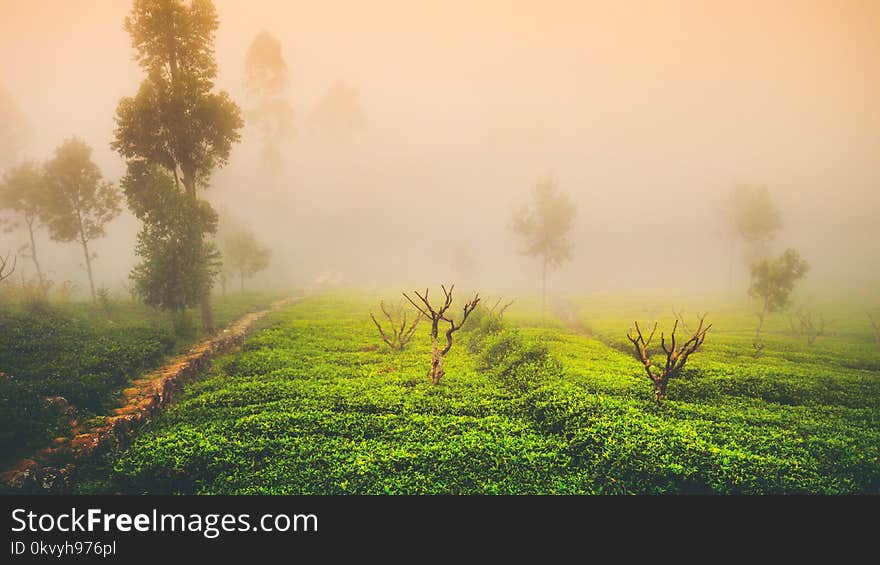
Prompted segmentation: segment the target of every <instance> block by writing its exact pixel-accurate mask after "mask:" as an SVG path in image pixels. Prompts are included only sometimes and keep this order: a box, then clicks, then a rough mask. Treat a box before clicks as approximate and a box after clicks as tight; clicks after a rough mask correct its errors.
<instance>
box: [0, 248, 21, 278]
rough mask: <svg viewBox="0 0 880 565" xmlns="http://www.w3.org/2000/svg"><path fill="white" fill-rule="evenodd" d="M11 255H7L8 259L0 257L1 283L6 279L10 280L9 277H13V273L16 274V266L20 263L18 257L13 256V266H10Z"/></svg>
mask: <svg viewBox="0 0 880 565" xmlns="http://www.w3.org/2000/svg"><path fill="white" fill-rule="evenodd" d="M9 255H10V253H7V254H6V257H2V256H0V281H2V280H4V279H8V278H9V277H11V276H12V273H14V272H15V266H16V264H17V263H18V257H17V256H15V255H13V256H12V265H10V264H9Z"/></svg>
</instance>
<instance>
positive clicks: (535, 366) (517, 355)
mask: <svg viewBox="0 0 880 565" xmlns="http://www.w3.org/2000/svg"><path fill="white" fill-rule="evenodd" d="M477 368H478V369H480V370H481V371H483V372H484V373H486V374H487V375H488V376H490V377H491V378H495V379H497V380H498V381H499V382H501V383H502V384H504V386H506V387H507V388H508V389H510V390H513V391H515V392H517V393H525V392H527V391H529V390H532V389H534V388H535V387H537V386H539V385H541V384H542V383H545V382H547V381H549V380H552V379H554V378H558V377H559V376H560V375H561V374H562V365H561V364H560V363H559V361H557V360H556V359H554V358H553V357H551V356H550V352H549V350H548V348H547V346H546V345H544V344H542V343H541V342H540V341H537V340H535V339H529V338H523V337H522V336H521V335H520V333H519V332H518V331H517V330H514V329H507V330H503V331H501V332H496V333H494V334H492V335H491V337H490V338H489V339H488V340H487V343H486V345H485V348H484V350H483V353H482V354H481V355H480V360H479V363H478V365H477Z"/></svg>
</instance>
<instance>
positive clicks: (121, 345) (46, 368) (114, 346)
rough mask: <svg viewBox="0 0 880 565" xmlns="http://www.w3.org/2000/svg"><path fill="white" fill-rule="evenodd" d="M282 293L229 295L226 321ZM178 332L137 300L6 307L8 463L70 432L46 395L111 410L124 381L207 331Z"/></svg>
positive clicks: (221, 312)
mask: <svg viewBox="0 0 880 565" xmlns="http://www.w3.org/2000/svg"><path fill="white" fill-rule="evenodd" d="M273 298H275V297H273V296H269V295H256V294H253V295H228V296H227V297H222V298H218V299H217V300H216V302H215V312H214V315H215V321H216V323H217V325H218V327H222V326H223V325H225V324H228V323H229V322H231V321H233V320H234V319H236V318H238V317H239V316H241V315H242V314H244V313H246V312H248V311H252V310H255V309H259V308H263V307H265V306H266V305H268V304H269V302H270V301H271V300H272V299H273ZM196 318H198V317H197V316H194V321H195V324H194V327H193V328H192V333H191V334H190V335H188V336H186V337H180V336H179V335H177V334H175V332H174V329H173V327H172V323H171V319H170V317H169V315H167V314H165V313H162V312H158V311H156V310H153V309H152V308H149V307H147V306H144V305H142V304H136V303H131V302H109V303H107V304H105V305H104V306H101V305H99V304H94V303H58V304H47V303H45V302H31V303H28V304H27V305H24V306H22V305H18V306H14V307H7V308H6V309H3V310H0V335H2V336H3V339H2V340H0V371H3V373H5V375H6V376H5V377H3V378H0V466H5V465H8V464H9V463H11V462H12V461H14V460H15V459H16V458H18V457H21V456H24V455H26V454H28V453H30V452H32V451H33V450H34V449H36V448H39V447H43V446H45V445H46V444H47V443H48V442H49V440H50V439H51V438H53V437H55V436H57V435H65V426H66V420H67V418H66V417H65V416H64V415H63V414H61V413H60V411H59V410H58V408H57V407H53V406H51V405H49V404H47V403H46V401H45V400H44V397H52V396H61V397H63V398H64V399H65V400H66V401H67V402H68V403H70V404H71V405H72V406H74V407H75V408H76V410H77V417H78V418H80V419H82V418H88V417H89V416H90V415H94V414H101V413H106V411H107V410H109V409H110V408H111V407H112V406H114V405H115V403H116V402H117V401H118V397H119V394H120V392H121V390H122V388H124V386H125V385H126V384H127V383H128V382H129V381H130V380H131V379H132V378H133V377H135V376H136V375H138V374H139V373H141V372H143V371H146V370H149V369H152V368H155V367H158V366H159V365H161V364H162V362H163V361H165V360H166V359H167V358H168V357H169V356H171V355H173V354H175V353H177V352H180V351H181V350H183V349H185V348H186V347H188V346H189V345H191V344H192V343H193V342H195V341H197V340H198V339H199V338H201V337H202V336H203V332H202V330H201V327H200V325H199V322H198V321H197V320H195V319H196Z"/></svg>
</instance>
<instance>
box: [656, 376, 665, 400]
mask: <svg viewBox="0 0 880 565" xmlns="http://www.w3.org/2000/svg"><path fill="white" fill-rule="evenodd" d="M666 383H667V381H666V379H660V380H656V381H654V402H656V403H657V406H660V405H662V404H663V399H664V398H666Z"/></svg>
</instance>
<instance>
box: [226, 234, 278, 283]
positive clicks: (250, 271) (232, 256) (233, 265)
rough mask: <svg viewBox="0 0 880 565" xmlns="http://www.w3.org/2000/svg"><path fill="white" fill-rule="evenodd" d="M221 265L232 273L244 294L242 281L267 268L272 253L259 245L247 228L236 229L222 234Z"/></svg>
mask: <svg viewBox="0 0 880 565" xmlns="http://www.w3.org/2000/svg"><path fill="white" fill-rule="evenodd" d="M220 246H221V250H222V253H223V264H224V266H225V267H227V268H228V269H230V270H232V271H234V272H235V273H236V274H237V275H238V277H239V282H240V285H241V291H242V292H244V279H245V278H251V277H252V276H254V275H255V274H257V273H258V272H260V271H262V270H265V269H266V268H267V267H268V266H269V260H270V259H271V257H272V251H271V250H270V249H269V248H267V247H265V246H264V245H262V244H260V242H259V241H257V238H256V237H255V236H254V232H252V231H251V230H249V229H247V228H242V227H239V228H236V229H233V230H232V231H231V232H229V233H225V234H223V237H222V238H221V240H220Z"/></svg>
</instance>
